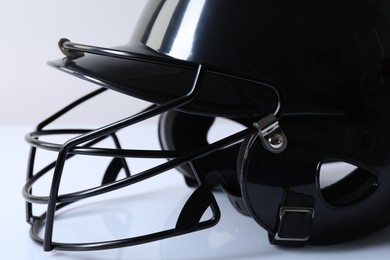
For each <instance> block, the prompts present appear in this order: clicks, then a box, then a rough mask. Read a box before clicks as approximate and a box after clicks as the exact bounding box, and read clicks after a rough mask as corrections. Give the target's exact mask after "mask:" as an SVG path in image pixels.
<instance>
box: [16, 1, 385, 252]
mask: <svg viewBox="0 0 390 260" xmlns="http://www.w3.org/2000/svg"><path fill="white" fill-rule="evenodd" d="M59 47H60V49H61V51H62V52H63V54H64V55H65V57H64V58H62V59H61V60H57V61H52V62H50V63H49V64H50V65H51V66H53V67H55V68H58V69H60V70H62V71H64V72H67V73H70V74H71V75H74V76H77V77H80V78H81V79H83V80H87V81H91V82H93V83H95V84H97V85H100V86H101V87H102V88H100V89H98V90H96V91H94V92H92V93H90V94H88V95H86V96H84V97H82V98H80V99H79V100H76V101H75V102H74V103H72V104H70V105H69V106H67V107H65V108H64V109H62V110H61V111H59V112H57V113H55V114H53V116H51V117H50V118H48V119H47V120H45V121H43V122H42V123H40V124H39V125H38V126H37V128H36V130H35V131H33V132H31V133H29V134H27V136H26V140H27V141H28V143H30V144H31V146H32V148H31V153H30V158H29V167H28V173H27V182H26V185H25V187H24V189H23V195H24V197H25V199H26V201H27V202H26V205H27V207H26V209H27V222H28V223H30V224H31V236H32V238H33V239H34V240H35V241H37V242H38V243H40V244H42V245H43V247H44V250H47V251H49V250H52V249H57V250H97V249H109V248H117V247H123V246H132V245H137V244H141V243H147V242H151V241H155V240H159V239H164V238H169V237H172V236H177V235H183V234H186V233H189V232H193V231H198V230H202V229H205V228H208V227H211V226H213V225H215V224H217V222H218V220H219V218H220V211H219V208H218V204H217V202H216V200H215V198H214V196H213V192H218V190H221V189H222V190H223V191H224V192H226V194H227V196H228V197H229V199H230V200H231V201H232V204H233V206H234V207H235V208H236V209H237V210H238V211H239V212H241V213H243V214H244V215H247V216H250V217H252V218H253V219H254V220H255V221H256V222H257V223H258V224H259V225H260V226H262V227H263V228H264V229H266V230H267V232H268V233H269V239H270V242H271V243H274V244H280V245H305V244H329V243H337V242H341V241H346V240H351V239H355V238H358V237H361V236H365V235H368V234H370V233H372V232H375V231H377V230H379V229H381V228H383V227H385V226H387V225H388V224H389V222H390V212H389V211H388V210H387V205H389V203H390V186H389V185H390V175H389V174H388V171H389V170H390V169H389V167H390V151H389V149H390V140H389V137H388V135H387V132H389V130H390V120H389V112H390V102H389V100H390V58H389V53H390V1H388V0H375V1H369V0H365V1H363V0H356V1H340V0H338V1H310V2H308V1H303V0H302V1H293V2H292V1H265V0H264V1H263V0H261V1H254V2H252V3H246V4H245V5H243V4H242V3H240V2H239V1H215V0H213V1H212V0H204V1H196V0H181V1H150V3H149V4H148V5H147V7H146V8H145V10H144V14H143V16H142V17H141V19H140V21H139V23H138V25H137V28H136V32H135V33H134V35H133V37H132V39H131V41H130V42H129V43H128V44H126V45H124V46H120V47H116V48H103V47H97V46H91V45H85V44H78V43H74V42H71V41H69V40H67V39H61V40H60V42H59ZM104 91H116V92H120V93H123V94H125V95H129V96H132V97H136V98H139V99H142V100H145V101H148V102H150V103H152V105H151V106H150V107H149V108H147V109H146V110H143V111H141V112H140V113H138V114H136V115H132V116H129V117H127V118H124V119H122V120H119V121H116V122H113V123H111V124H108V125H106V126H102V127H100V128H97V129H83V130H80V129H50V128H49V127H48V126H49V125H50V124H51V123H52V122H53V121H55V120H57V119H58V118H60V117H61V116H63V115H64V114H66V113H67V112H68V111H70V110H72V109H73V108H75V107H76V106H78V105H79V104H81V103H83V102H84V101H86V100H88V99H91V98H93V97H95V96H97V95H99V94H100V93H102V92H104ZM155 116H158V117H159V124H158V133H159V140H160V143H161V148H162V149H161V150H159V151H155V150H140V149H128V148H125V147H122V146H121V144H120V140H119V138H118V137H117V133H118V132H119V131H120V130H122V129H125V128H127V127H129V126H131V125H134V124H137V123H139V122H142V121H144V120H146V119H149V118H151V117H155ZM217 117H223V118H227V119H230V120H233V121H235V122H238V123H240V124H241V125H242V126H243V127H244V130H242V131H239V132H237V133H235V134H232V135H230V136H228V137H226V138H223V139H221V140H219V141H216V142H214V143H209V142H208V141H207V138H206V136H207V133H208V131H209V129H210V127H211V126H212V125H213V122H214V120H215V118H217ZM60 134H61V135H62V134H74V135H76V137H74V138H71V139H69V140H68V141H66V142H64V143H63V144H59V143H55V142H49V141H45V140H44V139H45V137H47V136H56V135H60ZM189 137H191V138H189ZM105 139H112V140H113V142H114V144H115V148H104V147H99V146H98V144H99V143H100V142H102V141H104V140H105ZM38 149H44V150H49V151H52V152H55V153H58V157H57V159H56V161H55V162H53V163H50V164H48V165H47V166H44V167H43V168H41V169H39V170H36V169H35V168H36V167H35V166H34V161H35V156H36V153H37V151H38ZM80 155H88V156H96V157H99V156H100V157H106V158H107V157H109V158H112V160H111V162H110V163H109V165H108V167H107V169H106V171H105V173H104V175H103V177H102V182H101V185H99V186H96V187H93V188H90V189H87V190H82V191H78V192H72V193H61V192H60V185H61V180H62V178H63V170H64V167H65V165H66V163H67V161H68V160H69V159H70V158H72V157H76V156H80ZM133 157H142V158H166V159H167V161H166V162H165V163H162V164H160V165H158V166H155V167H153V168H151V169H148V170H145V171H142V172H140V173H138V174H135V175H134V174H131V173H130V170H129V165H128V159H129V158H133ZM334 165H348V166H349V168H348V169H347V170H346V171H344V172H343V173H342V174H339V175H337V174H336V177H334V179H333V181H331V182H329V183H326V182H325V181H323V179H326V178H327V177H328V176H333V175H334V172H333V170H332V169H333V168H332V167H333V166H334ZM173 168H176V169H177V170H178V171H179V172H180V173H181V174H182V175H183V176H184V178H185V181H186V183H187V184H188V186H190V187H191V188H192V189H193V193H192V195H191V196H190V197H189V199H188V201H187V203H185V205H184V206H183V209H182V210H181V212H180V214H179V216H178V218H177V220H176V224H175V227H174V228H172V229H168V230H164V231H161V232H155V233H151V234H148V235H142V236H137V237H130V238H126V239H123V238H122V239H118V240H110V241H101V242H85V243H66V242H59V241H54V240H53V232H54V230H55V222H56V221H55V220H56V216H57V214H58V211H59V210H61V208H64V207H66V206H67V205H69V204H72V203H74V202H78V201H81V200H83V199H86V198H91V197H94V196H97V195H100V194H104V193H109V192H113V191H115V190H119V189H131V188H132V187H133V186H132V185H133V184H135V183H138V182H141V181H144V180H147V179H149V178H151V177H153V176H156V175H159V174H160V173H163V172H165V171H167V170H169V169H173ZM121 170H122V171H124V172H125V173H126V176H125V177H124V178H118V173H119V171H121ZM50 171H52V172H53V173H52V175H51V178H52V180H51V187H50V192H49V194H48V195H46V196H40V195H36V194H35V193H34V192H33V186H34V184H35V183H36V182H37V181H38V180H39V179H40V178H42V177H43V176H46V175H47V173H48V172H50ZM332 174H333V175H332ZM37 203H38V204H44V205H47V209H46V210H45V212H44V213H43V214H42V215H34V214H33V206H34V205H35V204H37ZM206 210H210V211H211V212H212V214H211V217H210V218H209V219H206V220H203V219H202V216H203V214H204V212H205V211H206ZM42 229H44V235H43V237H40V236H39V234H40V232H41V231H42Z"/></svg>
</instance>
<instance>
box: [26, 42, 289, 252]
mask: <svg viewBox="0 0 390 260" xmlns="http://www.w3.org/2000/svg"><path fill="white" fill-rule="evenodd" d="M59 46H60V49H61V50H62V51H63V53H64V54H65V55H66V56H67V57H68V58H70V59H74V58H78V57H81V56H83V55H84V53H91V54H96V55H104V56H110V57H118V58H124V59H130V60H135V61H140V62H146V63H151V64H161V65H165V66H173V67H185V68H190V69H193V70H194V71H195V77H194V79H193V85H192V87H191V89H190V91H189V92H188V93H186V94H185V95H183V96H181V97H178V98H175V99H173V100H171V101H168V102H166V103H163V104H159V105H152V106H150V107H149V108H147V109H146V110H144V111H142V112H140V113H138V114H135V115H132V116H129V117H127V118H124V119H122V120H119V121H116V122H114V123H111V124H108V125H106V126H103V127H100V128H98V129H44V128H46V127H47V125H49V124H51V123H52V122H53V121H55V120H57V119H58V118H60V117H61V116H63V115H64V114H66V113H67V112H69V111H70V110H72V109H73V108H75V107H77V106H78V105H80V104H81V103H83V102H85V101H86V100H89V99H91V98H93V97H95V96H97V95H99V94H101V93H102V92H104V91H105V90H107V88H105V87H107V86H108V85H107V84H106V83H101V84H102V85H103V88H100V89H98V90H95V91H93V92H91V93H90V94H88V95H85V96H84V97H82V98H80V99H78V100H76V101H74V102H73V103H71V104H70V105H68V106H66V107H65V108H63V109H62V110H60V111H58V112H57V113H55V114H53V115H52V116H51V117H49V118H48V119H46V120H44V121H43V122H41V123H40V124H39V125H38V126H37V127H36V130H35V131H33V132H31V133H28V134H27V135H26V138H25V139H26V141H27V142H28V143H29V144H30V145H31V150H30V155H29V162H28V169H27V181H26V184H25V186H24V188H23V196H24V198H25V199H26V220H27V222H28V223H29V224H31V229H30V236H31V238H32V239H33V240H34V241H36V242H38V243H39V244H42V245H43V249H44V250H45V251H50V250H53V249H57V250H72V251H87V250H100V249H113V248H118V247H125V246H133V245H137V244H142V243H147V242H152V241H156V240H160V239H165V238H169V237H173V236H178V235H182V234H186V233H189V232H194V231H198V230H202V229H205V228H209V227H211V226H214V225H215V224H217V222H218V221H219V219H220V210H219V207H218V205H217V202H216V200H215V198H214V196H213V194H212V192H211V189H210V187H209V185H208V184H207V180H206V176H204V175H203V174H202V173H201V172H200V171H198V170H197V164H196V160H197V159H199V158H201V157H203V156H206V155H208V154H211V153H213V152H215V151H218V150H220V149H223V148H224V147H227V146H229V145H231V144H233V143H236V142H239V141H242V140H243V139H244V138H245V137H247V136H249V135H252V134H254V133H256V132H257V133H258V135H259V136H260V137H262V139H264V140H267V138H268V139H269V140H272V133H273V132H275V135H278V136H280V134H282V135H283V133H282V132H281V129H280V128H279V127H278V122H277V119H276V118H278V117H279V116H280V111H281V102H280V97H279V96H278V97H279V102H278V106H277V108H276V111H274V112H273V113H272V112H271V114H270V115H269V116H268V117H265V118H263V119H262V120H260V121H259V122H255V123H254V124H253V126H251V127H248V128H246V129H244V130H242V131H240V132H237V133H235V134H233V135H230V136H228V137H225V138H223V139H221V140H219V141H216V142H214V143H212V144H209V145H208V146H206V147H203V148H201V149H197V150H195V151H191V152H189V153H180V152H178V151H172V150H171V151H169V150H167V151H163V150H134V149H123V148H122V147H121V145H120V142H119V140H118V137H117V135H116V133H117V132H118V131H119V130H121V129H123V128H125V127H129V126H131V125H133V124H136V123H139V122H142V121H144V120H146V119H149V118H151V117H154V116H158V115H160V114H162V113H164V112H167V111H169V110H172V109H177V108H180V107H182V106H184V105H185V104H188V103H190V102H192V101H193V100H194V99H196V97H197V94H198V93H199V90H200V88H201V87H202V78H203V76H204V75H205V74H206V73H215V74H218V75H219V76H221V77H228V78H234V79H239V80H242V81H243V82H248V81H249V82H251V83H257V84H263V85H264V83H260V82H255V81H253V80H251V79H246V78H242V77H238V76H234V75H229V74H225V73H221V72H218V71H215V70H208V69H206V68H204V66H202V65H201V64H196V63H192V62H187V61H180V60H174V59H169V58H165V57H157V56H156V57H155V56H149V55H143V54H137V53H132V52H125V51H119V50H114V49H107V48H101V47H95V46H87V45H81V44H76V43H71V42H69V41H68V40H66V39H62V40H60V42H59ZM72 73H73V72H72ZM77 76H79V77H83V75H77ZM85 79H87V80H90V79H88V78H86V77H85ZM108 88H109V87H108ZM267 118H268V119H267ZM264 119H267V120H264ZM270 119H272V120H270ZM275 130H276V131H275ZM63 134H77V136H76V137H74V138H72V139H70V140H68V141H66V142H65V143H63V144H57V143H51V142H46V141H42V140H40V139H39V138H40V137H43V136H55V135H63ZM109 137H110V138H112V139H113V141H114V144H115V146H116V149H112V148H100V147H92V146H93V145H95V144H97V143H99V142H100V141H102V140H104V139H106V138H109ZM284 141H285V142H284V145H282V146H280V145H278V146H274V145H272V141H270V142H267V141H264V142H263V143H264V144H263V145H264V147H265V148H266V149H268V150H270V151H273V152H281V151H282V150H284V148H285V146H286V142H287V139H286V138H285V136H284ZM37 148H41V149H44V150H49V151H53V152H57V153H58V157H57V160H56V161H54V162H52V163H50V164H48V165H47V166H45V167H44V168H42V169H41V170H39V171H37V172H36V173H35V170H34V162H35V156H36V152H37ZM75 155H90V156H105V157H112V158H114V159H113V160H112V162H111V164H110V166H112V165H116V168H118V167H119V169H121V168H122V169H124V171H125V174H126V177H125V178H123V179H120V180H115V177H114V178H112V180H111V179H110V180H108V181H107V180H106V181H105V180H103V184H102V185H101V186H98V187H94V188H90V189H86V190H82V191H78V192H73V193H67V194H59V186H60V182H61V176H62V174H63V169H64V166H65V162H66V161H67V159H70V158H71V157H73V156H75ZM125 158H166V159H169V160H168V161H167V162H165V163H162V164H160V165H158V166H155V167H153V168H150V169H148V170H144V171H142V172H140V173H137V174H136V175H131V174H130V170H129V167H128V166H127V163H126V161H125ZM186 163H188V164H189V165H190V166H191V169H192V171H193V173H194V175H195V177H196V180H197V182H198V184H199V186H198V188H196V189H195V191H194V192H193V193H192V195H191V196H190V197H189V199H188V200H187V202H186V204H185V205H184V207H183V209H182V210H181V212H180V214H179V217H178V219H177V222H176V225H175V228H173V229H168V230H163V231H160V232H155V233H151V234H147V235H141V236H136V237H130V238H126V239H119V240H109V241H101V242H86V243H63V242H55V241H53V239H52V237H53V228H54V219H55V214H56V211H57V210H59V209H61V208H63V207H65V206H67V205H69V204H71V203H73V202H76V201H79V200H81V199H85V198H89V197H92V196H96V195H99V194H103V193H107V192H110V191H114V190H117V189H120V188H123V187H126V186H129V185H132V184H135V183H137V182H140V181H142V180H146V179H148V178H151V177H153V176H155V175H158V174H160V173H163V172H165V171H168V170H170V169H173V168H175V167H178V166H181V165H183V164H186ZM110 166H108V169H107V170H106V174H107V173H108V174H109V171H110V169H109V168H110ZM114 168H115V167H114ZM53 169H54V172H53V176H52V180H51V182H52V183H51V190H50V193H49V196H37V195H34V194H33V192H32V186H33V185H34V183H35V182H36V181H37V180H38V179H40V178H41V177H42V176H44V175H45V174H46V173H47V172H49V171H50V170H53ZM116 171H117V172H118V170H116ZM117 172H116V173H113V174H114V175H115V176H116V174H117ZM106 174H105V177H106ZM113 174H111V175H113ZM109 178H110V177H109ZM33 203H37V204H47V210H46V212H44V213H43V214H42V215H40V216H36V215H34V214H33V206H32V205H33ZM193 208H195V209H196V211H197V213H196V214H194V212H193V210H192V211H190V209H193ZM208 208H210V209H211V212H212V217H211V218H210V219H208V220H204V221H201V217H202V215H203V213H204V212H205V211H206V209H208ZM43 227H44V228H45V230H44V237H43V238H42V237H40V236H39V232H40V231H41V230H42V228H43Z"/></svg>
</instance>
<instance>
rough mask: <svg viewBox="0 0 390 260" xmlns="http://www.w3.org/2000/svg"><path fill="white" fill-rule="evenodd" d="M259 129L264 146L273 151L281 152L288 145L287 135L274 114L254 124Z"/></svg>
mask: <svg viewBox="0 0 390 260" xmlns="http://www.w3.org/2000/svg"><path fill="white" fill-rule="evenodd" d="M253 125H254V126H255V127H256V128H257V130H258V132H259V133H258V135H259V137H260V140H261V143H262V144H263V147H264V148H265V149H267V150H268V151H270V152H272V153H281V152H283V151H284V150H285V149H286V147H287V137H286V135H285V134H284V133H283V130H282V128H281V127H280V126H279V122H278V120H277V118H276V117H275V115H274V114H269V115H268V116H266V117H263V118H262V119H260V120H259V121H258V122H256V123H254V124H253Z"/></svg>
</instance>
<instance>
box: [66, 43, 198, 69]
mask: <svg viewBox="0 0 390 260" xmlns="http://www.w3.org/2000/svg"><path fill="white" fill-rule="evenodd" d="M59 45H60V48H61V49H62V50H63V49H65V50H70V51H74V52H81V53H91V54H96V55H103V56H109V57H114V58H121V59H130V60H137V61H142V62H149V63H155V64H161V65H166V66H177V67H181V68H193V69H196V68H197V67H198V65H199V64H198V63H194V62H190V61H183V60H178V59H174V58H170V57H169V56H152V55H146V54H140V53H135V52H129V51H123V50H116V49H111V48H104V47H98V46H92V45H86V44H80V43H74V42H70V41H69V40H67V39H61V40H60V42H59ZM64 54H65V55H66V53H64ZM160 55H162V54H160ZM66 56H67V57H69V58H73V57H72V56H68V55H66Z"/></svg>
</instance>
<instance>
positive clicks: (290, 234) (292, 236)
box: [275, 207, 314, 242]
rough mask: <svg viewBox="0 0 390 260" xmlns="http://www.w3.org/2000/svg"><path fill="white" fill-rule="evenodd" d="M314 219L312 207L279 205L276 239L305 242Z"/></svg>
mask: <svg viewBox="0 0 390 260" xmlns="http://www.w3.org/2000/svg"><path fill="white" fill-rule="evenodd" d="M313 220H314V209H313V208H305V207H281V208H280V224H279V229H278V232H277V233H276V235H275V240H276V241H291V242H306V241H308V240H309V238H310V230H311V226H312V224H313Z"/></svg>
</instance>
